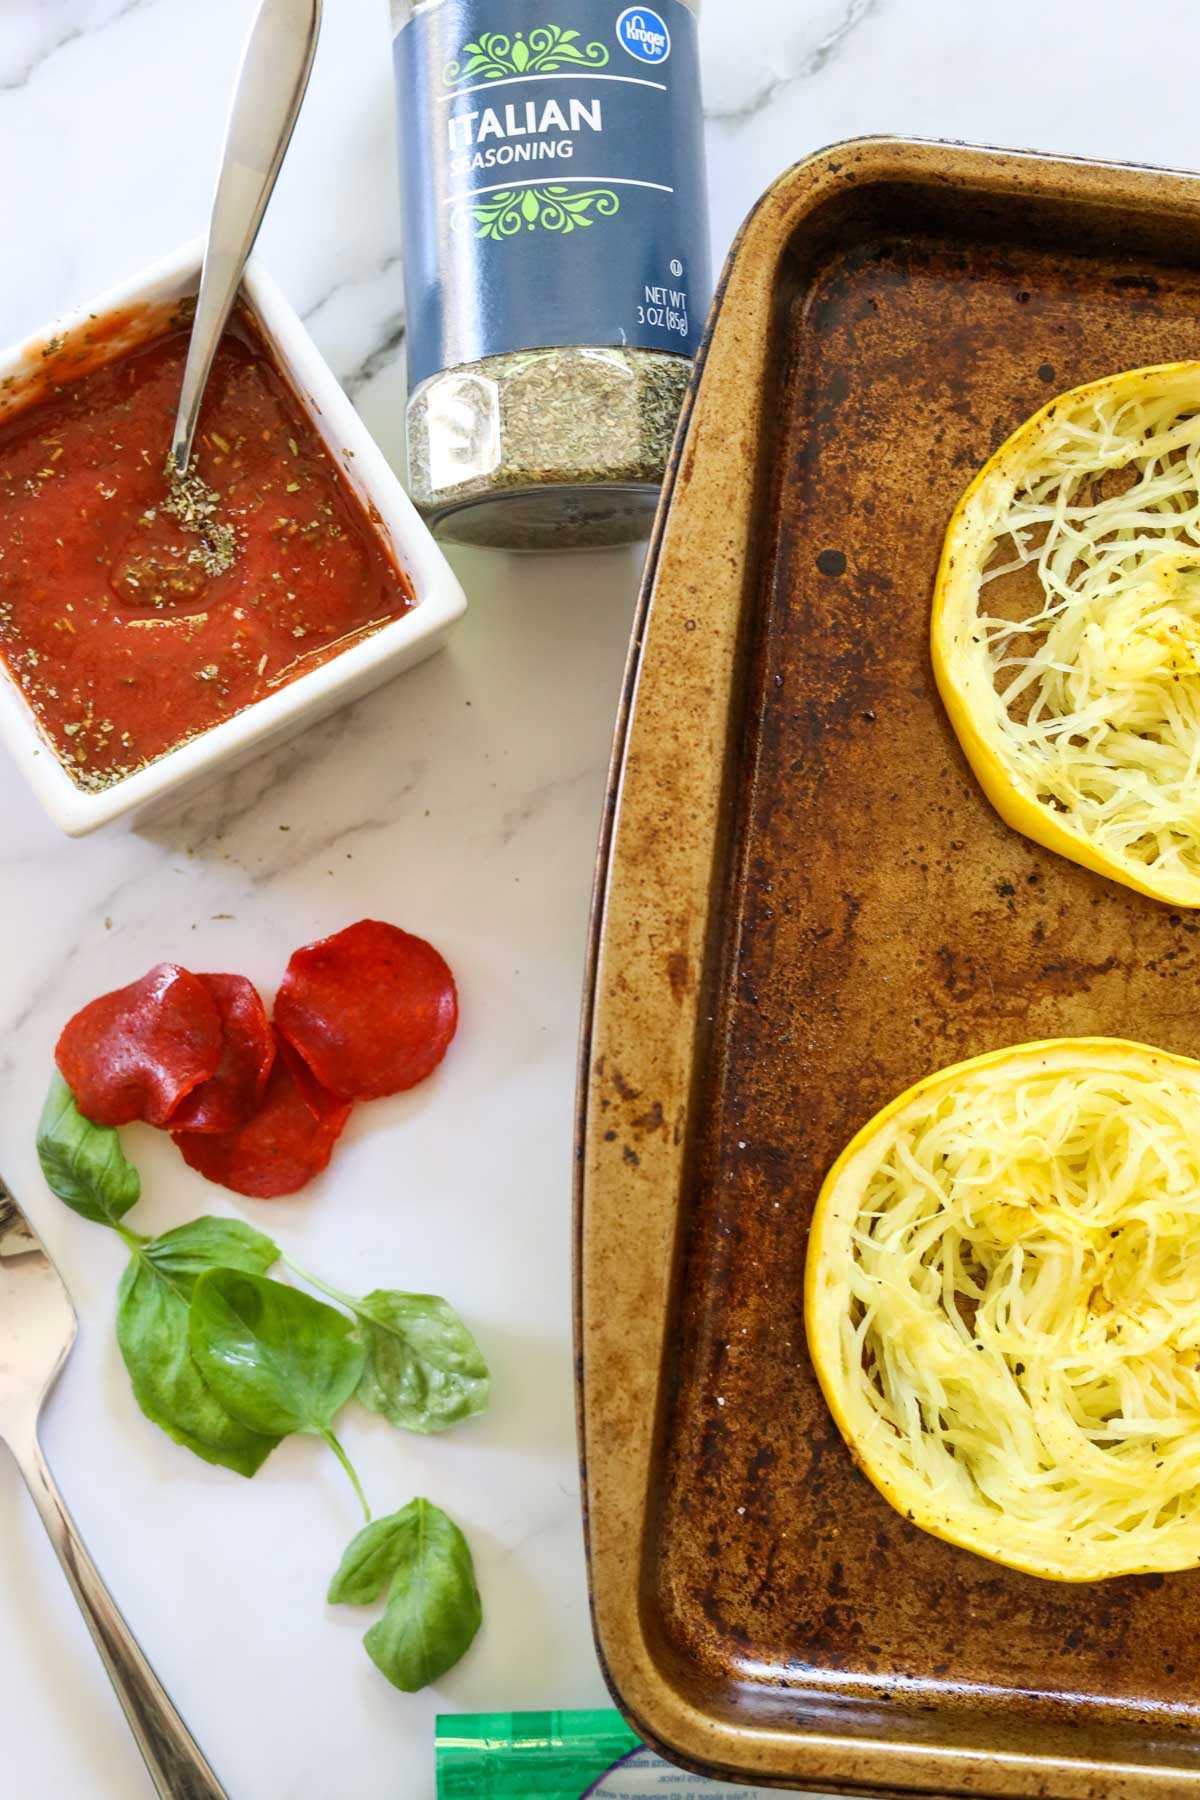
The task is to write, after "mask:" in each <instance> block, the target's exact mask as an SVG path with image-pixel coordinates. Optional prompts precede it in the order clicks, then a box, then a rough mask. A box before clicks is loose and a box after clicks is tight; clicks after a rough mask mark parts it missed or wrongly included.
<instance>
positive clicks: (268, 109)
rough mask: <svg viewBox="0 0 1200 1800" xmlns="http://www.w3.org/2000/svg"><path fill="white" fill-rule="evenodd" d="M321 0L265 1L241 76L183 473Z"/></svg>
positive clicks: (178, 428) (291, 115)
mask: <svg viewBox="0 0 1200 1800" xmlns="http://www.w3.org/2000/svg"><path fill="white" fill-rule="evenodd" d="M320 28H321V0H262V5H261V6H260V7H259V10H258V16H257V18H256V19H255V21H254V24H253V25H252V26H251V28H250V36H249V37H248V38H247V40H246V48H245V50H244V51H243V53H242V65H241V68H240V70H239V71H238V79H237V86H236V88H235V89H234V95H233V105H232V106H231V108H230V112H229V123H228V125H227V126H226V128H225V146H224V149H223V150H222V152H221V167H220V172H219V174H218V176H217V191H216V194H215V196H214V198H213V208H212V217H211V219H210V221H209V227H208V243H207V245H206V247H205V251H204V267H203V270H202V272H201V276H200V294H199V298H198V299H197V301H196V316H195V319H194V320H193V323H192V338H191V343H190V345H189V346H188V357H187V365H186V367H185V369H184V372H183V391H182V393H181V394H180V396H179V411H178V413H177V414H176V417H175V436H174V440H173V442H172V444H171V455H172V456H173V458H174V460H175V466H176V468H177V469H178V470H179V473H180V474H181V475H182V474H184V473H185V472H186V470H187V465H188V461H189V459H190V457H191V454H192V439H193V437H194V436H195V433H196V421H197V419H198V418H199V416H200V402H201V400H202V399H203V397H204V389H205V386H206V384H207V382H208V377H209V373H210V371H211V369H212V365H213V357H214V356H215V355H216V353H217V345H218V344H219V343H220V341H221V333H222V332H223V331H224V329H225V323H226V320H227V319H228V318H229V314H230V311H231V309H232V307H233V302H234V297H235V296H236V294H237V290H238V284H239V283H240V281H241V279H242V270H243V269H244V268H245V266H246V258H247V257H248V256H249V254H250V252H251V250H252V249H253V248H254V240H255V238H256V237H257V236H258V228H259V226H260V225H261V224H262V217H263V213H264V212H265V211H266V209H267V201H268V200H269V199H270V198H271V190H272V188H273V187H274V186H275V178H276V176H277V175H278V174H279V169H280V165H281V163H282V162H283V158H284V154H285V152H286V151H287V147H288V144H289V143H290V142H291V137H292V131H293V129H294V127H295V124H296V117H297V114H298V113H299V111H300V102H301V101H302V100H303V98H304V90H305V88H306V87H307V86H308V77H309V73H310V71H311V69H312V64H313V56H314V54H315V52H316V48H317V33H318V32H319V31H320Z"/></svg>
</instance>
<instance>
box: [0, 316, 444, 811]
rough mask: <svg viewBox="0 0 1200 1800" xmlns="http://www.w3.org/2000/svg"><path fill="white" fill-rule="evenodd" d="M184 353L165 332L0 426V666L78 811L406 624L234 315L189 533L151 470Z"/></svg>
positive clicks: (384, 568)
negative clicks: (201, 519)
mask: <svg viewBox="0 0 1200 1800" xmlns="http://www.w3.org/2000/svg"><path fill="white" fill-rule="evenodd" d="M186 354H187V332H186V328H185V327H184V326H183V325H182V324H180V323H176V324H175V325H173V326H172V327H170V328H168V329H167V330H166V331H165V332H163V333H161V334H160V335H158V336H157V337H154V338H151V339H150V340H149V341H148V342H146V343H144V344H142V345H140V346H138V347H136V348H133V349H127V350H125V351H123V352H122V353H121V354H119V355H117V356H116V357H114V358H113V359H111V360H109V361H105V362H101V363H100V364H99V365H98V366H96V367H93V368H88V369H85V370H84V372H82V373H81V374H78V375H76V376H74V377H73V378H72V379H70V380H67V381H64V382H62V383H61V384H58V385H52V384H50V383H49V382H47V383H45V384H43V386H42V387H41V388H40V390H38V391H37V392H35V393H34V394H33V395H32V396H31V397H30V399H29V400H28V402H27V403H25V404H23V405H22V406H21V407H20V408H19V409H18V410H15V412H14V413H13V414H11V415H9V416H7V417H5V418H3V419H2V420H0V658H2V659H3V662H4V664H5V666H6V668H7V671H8V673H9V674H10V675H11V676H12V678H13V680H14V681H15V682H16V684H17V686H18V687H19V688H20V690H21V692H22V693H23V694H24V697H25V699H26V701H27V702H28V704H29V706H30V707H31V709H32V710H33V712H34V714H35V716H36V717H37V719H38V721H39V723H40V725H41V728H42V731H43V732H44V734H45V736H46V737H47V738H48V739H49V741H50V743H51V744H52V745H53V747H54V750H55V752H56V754H57V756H58V758H59V760H60V761H61V762H62V763H63V765H64V767H65V768H66V769H67V770H68V772H69V773H70V775H71V778H72V780H73V781H74V782H75V783H76V785H77V786H79V787H80V788H83V789H85V790H89V791H96V790H100V789H104V788H107V787H109V786H111V785H112V784H113V783H114V782H118V781H121V780H123V779H124V778H125V777H126V776H128V775H131V774H133V773H134V771H135V770H137V769H141V768H144V767H145V766H146V765H147V764H149V763H151V762H153V761H155V760H156V759H157V758H158V757H161V756H163V755H164V754H165V753H166V752H167V751H169V750H172V749H175V748H177V747H178V746H179V745H180V744H183V743H186V742H187V741H188V740H189V739H191V738H194V737H195V736H197V735H198V734H199V733H201V732H204V731H207V730H209V729H210V728H211V727H212V726H214V725H217V724H220V723H221V722H222V721H223V720H225V719H228V718H231V717H232V716H233V715H234V714H235V713H238V712H241V711H242V710H244V709H245V708H246V707H248V706H252V705H254V704H255V702H256V701H259V700H262V699H264V698H265V697H266V696H267V695H269V694H271V693H274V692H275V691H277V690H278V689H279V688H280V687H282V686H285V685H287V684H288V683H290V682H293V681H295V680H297V678H298V677H300V676H302V675H304V674H305V673H307V672H308V671H309V670H311V669H313V668H316V667H318V666H320V665H321V664H323V663H326V662H328V661H329V660H330V659H331V658H333V657H334V656H337V655H338V654H339V653H340V652H341V651H343V650H346V649H348V648H349V647H350V646H351V645H353V644H356V643H359V642H360V641H361V640H362V639H363V638H365V637H368V636H370V635H372V634H373V633H374V632H376V631H378V630H379V629H380V628H381V627H382V626H384V625H387V624H388V623H390V622H391V621H392V620H394V619H397V618H399V617H401V616H402V615H403V614H404V613H406V612H407V611H408V610H409V609H410V608H411V607H412V606H413V604H414V599H413V593H412V589H411V586H410V585H409V583H408V581H407V580H406V578H405V576H404V575H403V574H402V572H401V571H400V570H399V569H398V568H397V566H396V564H395V562H394V561H393V560H392V557H391V555H390V553H389V551H388V548H387V546H386V544H385V543H384V540H383V538H382V537H381V535H380V533H379V532H378V531H377V529H376V527H375V525H374V523H373V521H372V519H371V518H370V517H369V516H368V515H367V513H366V512H365V511H364V509H363V507H362V505H361V504H360V502H359V500H358V498H357V496H356V495H355V494H354V492H353V490H352V489H351V487H350V485H349V483H348V482H347V480H346V479H345V477H344V475H343V474H342V472H341V471H340V469H339V468H338V467H337V465H336V463H335V461H334V459H333V457H332V456H331V455H330V453H329V451H328V450H327V449H326V447H325V445H324V443H323V442H322V440H321V438H320V436H319V435H318V433H317V432H316V430H315V428H314V426H313V424H312V422H311V420H310V419H309V417H308V415H307V414H306V412H305V410H304V408H303V406H302V405H301V403H300V401H299V400H298V399H297V397H296V396H295V394H294V393H293V391H292V389H291V387H290V385H289V383H288V381H287V378H286V377H285V376H284V374H283V373H282V371H281V370H280V369H279V368H278V367H277V365H276V363H275V362H274V360H273V358H272V356H271V354H270V352H269V350H268V349H267V346H266V345H265V343H264V342H263V339H262V337H261V335H260V334H259V332H258V330H257V327H256V326H255V324H254V322H253V320H252V319H251V317H250V315H249V314H248V313H247V312H246V311H245V310H244V309H243V308H241V307H239V309H238V311H237V312H236V313H235V315H234V319H233V321H232V324H231V326H230V329H229V330H228V331H227V332H226V334H225V337H224V339H223V341H222V344H221V347H220V350H219V351H218V354H217V359H216V363H215V365H214V368H213V373H212V377H211V379H210V382H209V387H208V392H207V395H206V398H205V403H204V409H203V411H202V414H201V418H200V428H199V433H198V436H197V440H196V451H195V456H194V459H193V462H194V467H195V469H196V470H197V473H198V474H199V476H200V477H201V478H202V480H203V482H204V483H205V484H206V487H207V489H209V490H211V492H212V495H213V496H214V497H215V502H214V507H213V512H212V517H211V520H210V521H209V524H210V525H211V526H213V527H216V529H215V530H212V531H208V532H206V531H204V530H203V529H202V532H201V533H200V534H198V533H197V532H196V531H195V530H194V529H187V528H186V527H185V522H184V521H183V520H181V518H180V517H178V516H176V514H175V513H174V512H172V510H171V508H170V494H169V489H168V485H167V482H166V479H165V475H164V467H165V461H166V450H167V446H168V445H169V443H170V439H171V430H172V425H173V423H174V417H175V408H176V405H177V403H178V398H179V389H180V383H181V381H182V377H183V364H184V359H185V357H186ZM50 367H51V368H52V367H53V365H52V364H51V365H50ZM214 545H215V547H214ZM226 551H227V553H226Z"/></svg>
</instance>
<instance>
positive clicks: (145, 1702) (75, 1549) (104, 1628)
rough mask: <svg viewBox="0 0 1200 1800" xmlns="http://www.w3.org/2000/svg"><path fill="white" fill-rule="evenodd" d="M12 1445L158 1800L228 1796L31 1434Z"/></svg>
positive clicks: (219, 1799)
mask: <svg viewBox="0 0 1200 1800" xmlns="http://www.w3.org/2000/svg"><path fill="white" fill-rule="evenodd" d="M9 1448H10V1450H11V1451H12V1453H13V1455H14V1457H15V1458H16V1460H17V1465H18V1467H19V1468H20V1470H21V1473H22V1475H24V1477H25V1481H26V1485H27V1486H28V1488H29V1492H30V1493H31V1494H32V1496H33V1500H34V1504H35V1505H36V1507H37V1509H38V1512H39V1513H40V1514H41V1516H42V1523H43V1525H45V1527H46V1530H47V1532H48V1533H49V1535H50V1542H51V1543H52V1544H53V1545H54V1548H55V1550H56V1551H57V1553H58V1560H59V1562H60V1563H61V1564H62V1566H63V1572H64V1574H65V1575H66V1577H67V1580H68V1581H69V1582H70V1584H71V1588H72V1591H73V1592H74V1595H75V1598H76V1600H77V1601H78V1602H79V1609H80V1611H81V1612H82V1614H83V1616H84V1618H85V1619H86V1620H87V1626H88V1630H89V1631H90V1632H91V1634H92V1637H93V1638H94V1639H95V1643H96V1648H97V1650H99V1652H100V1655H101V1657H102V1658H103V1661H104V1666H105V1668H106V1669H107V1670H108V1675H109V1680H110V1681H111V1682H112V1684H113V1687H114V1688H115V1689H116V1691H117V1698H118V1700H119V1701H120V1702H121V1705H122V1707H123V1708H124V1711H125V1717H126V1718H127V1719H128V1721H129V1726H130V1729H131V1731H132V1732H133V1735H134V1737H135V1739H136V1740H137V1746H138V1749H139V1750H140V1751H141V1753H142V1756H143V1758H144V1759H145V1763H146V1768H147V1770H148V1771H149V1774H150V1779H151V1780H152V1781H153V1783H154V1786H155V1790H156V1791H157V1793H158V1794H159V1795H161V1796H162V1800H228V1796H227V1795H226V1792H225V1789H224V1788H223V1787H222V1786H221V1784H220V1782H219V1781H218V1780H217V1778H216V1776H215V1775H214V1774H213V1772H212V1769H211V1768H210V1767H209V1765H208V1762H207V1761H206V1760H205V1756H204V1753H203V1751H202V1750H201V1749H200V1747H199V1745H198V1744H197V1743H196V1740H195V1739H194V1738H193V1737H192V1734H191V1732H190V1731H189V1730H188V1728H187V1726H186V1725H185V1724H184V1722H183V1720H182V1719H181V1718H180V1716H179V1714H178V1713H177V1712H176V1710H175V1707H174V1705H173V1704H172V1701H171V1697H170V1695H169V1694H168V1693H167V1691H166V1689H165V1688H164V1687H163V1685H162V1682H161V1681H160V1680H159V1679H158V1676H157V1675H156V1674H155V1673H154V1670H153V1669H152V1668H151V1667H150V1664H149V1662H148V1661H147V1660H146V1655H145V1652H144V1651H143V1649H142V1647H141V1645H140V1644H139V1643H138V1641H137V1639H136V1638H135V1637H134V1635H133V1633H132V1631H131V1630H130V1629H129V1626H128V1625H127V1624H126V1623H125V1620H124V1618H123V1617H122V1616H121V1613H120V1611H119V1610H118V1608H117V1604H116V1601H115V1600H114V1599H113V1597H112V1595H111V1594H110V1593H109V1591H108V1589H107V1588H106V1587H105V1585H104V1582H103V1581H102V1580H101V1578H100V1575H99V1574H98V1572H97V1570H96V1566H95V1564H94V1563H93V1562H92V1559H91V1557H90V1556H89V1555H88V1553H87V1551H86V1549H85V1548H84V1545H83V1540H82V1538H81V1537H80V1536H79V1532H78V1530H77V1529H76V1526H75V1521H74V1520H73V1519H72V1517H71V1515H70V1513H69V1512H68V1511H67V1508H66V1504H65V1502H64V1500H63V1497H62V1495H61V1494H60V1493H59V1491H58V1488H57V1486H56V1485H55V1481H54V1477H53V1476H52V1475H51V1473H50V1471H49V1469H48V1468H47V1467H46V1461H45V1458H44V1457H43V1455H42V1452H41V1446H40V1445H39V1444H38V1441H37V1434H36V1431H34V1430H30V1431H29V1432H28V1434H27V1435H26V1436H22V1437H21V1438H20V1439H19V1440H18V1441H15V1442H14V1441H12V1440H10V1442H9Z"/></svg>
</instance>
